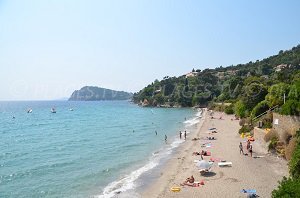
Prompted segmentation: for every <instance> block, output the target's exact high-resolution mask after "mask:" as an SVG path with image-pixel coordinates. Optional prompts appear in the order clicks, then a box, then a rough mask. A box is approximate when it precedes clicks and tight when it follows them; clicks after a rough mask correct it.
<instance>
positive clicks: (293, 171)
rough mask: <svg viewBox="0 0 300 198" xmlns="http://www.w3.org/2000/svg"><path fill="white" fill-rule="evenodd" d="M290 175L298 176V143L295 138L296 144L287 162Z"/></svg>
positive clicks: (299, 169)
mask: <svg viewBox="0 0 300 198" xmlns="http://www.w3.org/2000/svg"><path fill="white" fill-rule="evenodd" d="M289 169H290V175H291V176H292V177H294V178H300V143H299V139H298V140H297V146H296V148H295V150H294V152H293V155H292V158H291V160H290V162H289Z"/></svg>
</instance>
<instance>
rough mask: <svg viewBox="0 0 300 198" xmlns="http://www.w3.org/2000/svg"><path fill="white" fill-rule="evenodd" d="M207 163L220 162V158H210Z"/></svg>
mask: <svg viewBox="0 0 300 198" xmlns="http://www.w3.org/2000/svg"><path fill="white" fill-rule="evenodd" d="M209 161H211V162H221V159H220V158H214V157H211V158H210V159H209Z"/></svg>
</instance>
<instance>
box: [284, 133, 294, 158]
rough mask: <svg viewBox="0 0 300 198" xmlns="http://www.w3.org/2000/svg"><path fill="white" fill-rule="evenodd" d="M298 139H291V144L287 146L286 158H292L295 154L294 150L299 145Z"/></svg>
mask: <svg viewBox="0 0 300 198" xmlns="http://www.w3.org/2000/svg"><path fill="white" fill-rule="evenodd" d="M296 140H297V139H296V138H293V139H291V140H290V141H289V144H288V145H287V146H286V148H285V159H287V160H290V159H291V158H292V156H293V152H294V150H295V148H296V145H297V141H296Z"/></svg>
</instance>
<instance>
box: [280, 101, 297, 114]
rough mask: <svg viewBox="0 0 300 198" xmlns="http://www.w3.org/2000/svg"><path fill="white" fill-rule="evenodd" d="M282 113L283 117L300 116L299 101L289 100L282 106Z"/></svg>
mask: <svg viewBox="0 0 300 198" xmlns="http://www.w3.org/2000/svg"><path fill="white" fill-rule="evenodd" d="M280 113H281V114H283V115H300V102H298V101H297V100H288V101H287V102H286V103H285V104H284V105H282V107H281V111H280Z"/></svg>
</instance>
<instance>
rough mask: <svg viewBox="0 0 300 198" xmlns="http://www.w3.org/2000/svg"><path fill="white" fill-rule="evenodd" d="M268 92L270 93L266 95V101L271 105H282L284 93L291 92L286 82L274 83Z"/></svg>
mask: <svg viewBox="0 0 300 198" xmlns="http://www.w3.org/2000/svg"><path fill="white" fill-rule="evenodd" d="M268 92H269V93H268V94H267V95H266V101H267V103H268V105H269V106H270V107H274V106H275V105H282V104H283V97H284V94H288V92H289V85H288V84H285V83H278V84H275V85H272V86H271V87H270V88H269V91H268Z"/></svg>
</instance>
